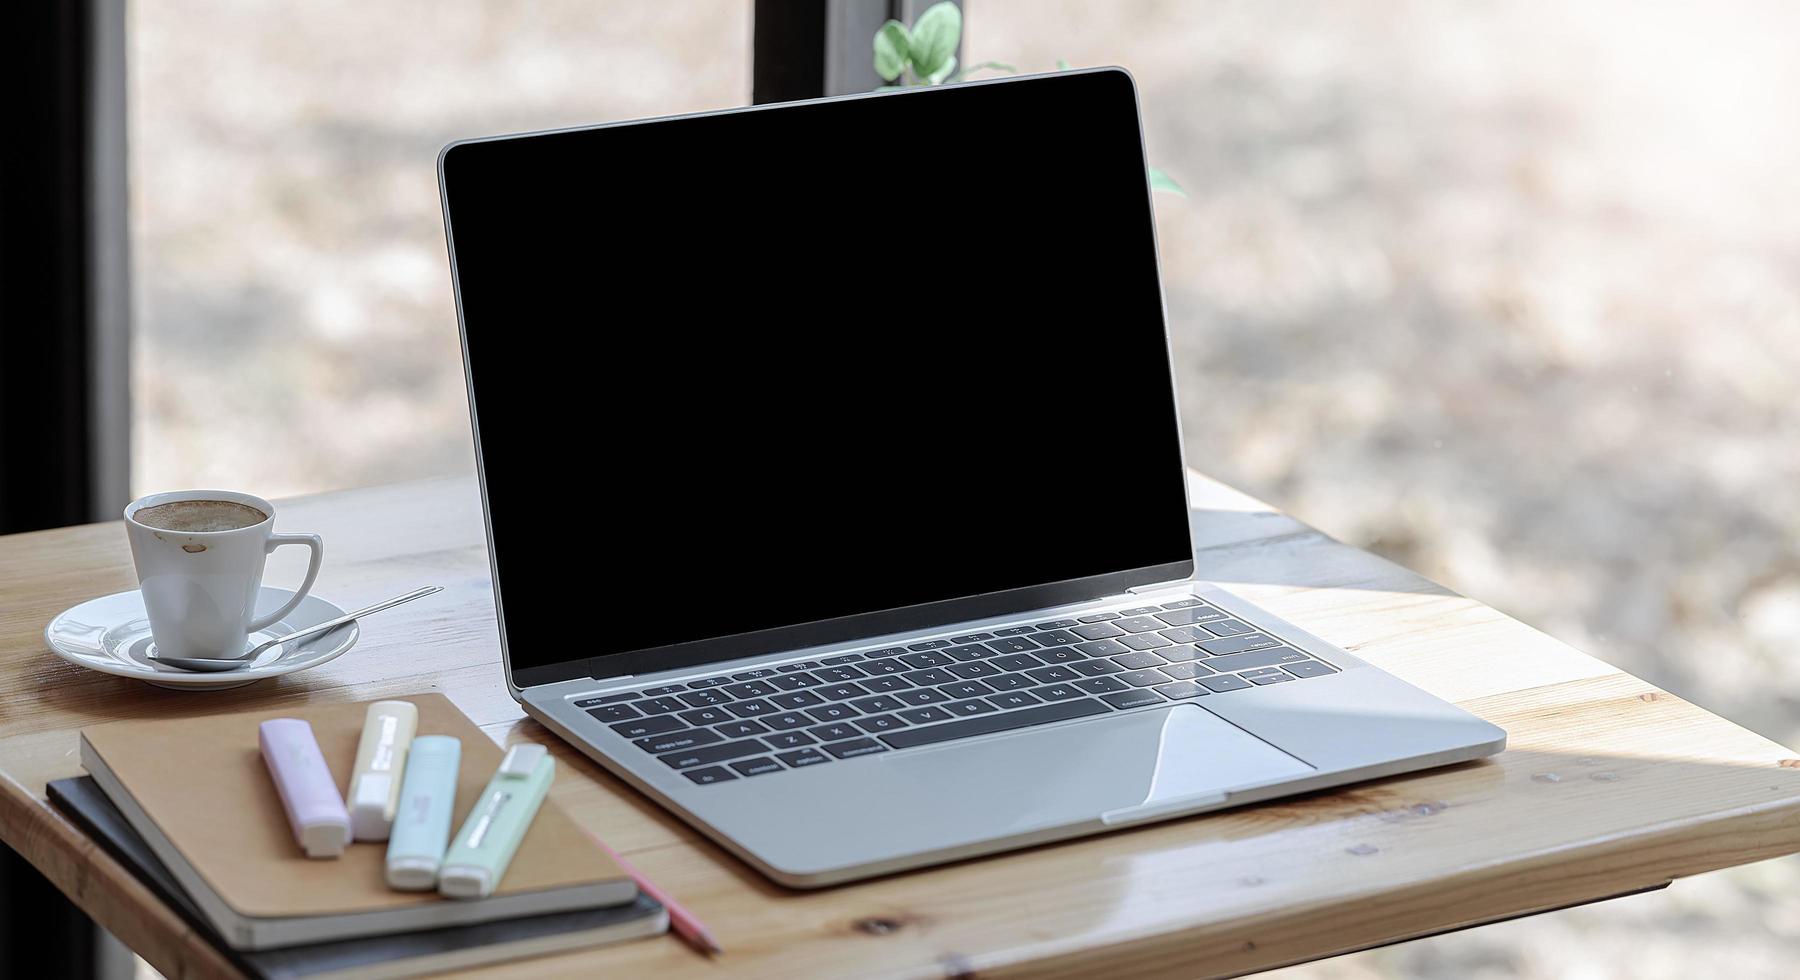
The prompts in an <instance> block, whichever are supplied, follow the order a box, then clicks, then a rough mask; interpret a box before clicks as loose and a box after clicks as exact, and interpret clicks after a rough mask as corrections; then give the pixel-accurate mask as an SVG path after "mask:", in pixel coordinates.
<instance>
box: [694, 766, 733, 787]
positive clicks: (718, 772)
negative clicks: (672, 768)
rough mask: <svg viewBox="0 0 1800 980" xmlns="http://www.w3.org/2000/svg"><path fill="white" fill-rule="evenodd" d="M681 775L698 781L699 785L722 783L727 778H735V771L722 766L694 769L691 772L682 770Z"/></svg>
mask: <svg viewBox="0 0 1800 980" xmlns="http://www.w3.org/2000/svg"><path fill="white" fill-rule="evenodd" d="M682 775H683V776H686V777H687V778H689V779H691V780H693V781H694V782H696V783H699V784H700V785H701V786H711V785H712V784H713V783H722V782H724V781H726V780H728V779H736V778H737V773H734V772H731V771H730V770H728V769H725V768H724V767H722V766H711V767H708V768H706V769H695V770H693V771H691V772H684V773H682Z"/></svg>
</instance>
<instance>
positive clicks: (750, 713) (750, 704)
mask: <svg viewBox="0 0 1800 980" xmlns="http://www.w3.org/2000/svg"><path fill="white" fill-rule="evenodd" d="M725 710H726V711H729V712H731V713H732V714H734V715H737V716H738V717H739V718H754V717H756V716H757V715H772V714H778V713H779V710H778V709H777V708H776V707H775V706H774V705H772V704H770V703H769V702H767V701H763V700H760V699H756V698H752V699H751V700H749V701H733V702H732V703H730V704H728V705H726V706H725Z"/></svg>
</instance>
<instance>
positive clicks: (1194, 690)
mask: <svg viewBox="0 0 1800 980" xmlns="http://www.w3.org/2000/svg"><path fill="white" fill-rule="evenodd" d="M1151 690H1153V691H1155V692H1156V693H1158V694H1160V695H1162V696H1163V697H1165V698H1168V699H1169V700H1171V701H1185V700H1187V699H1188V698H1197V697H1200V696H1201V695H1203V694H1205V693H1207V691H1206V688H1204V687H1201V686H1200V685H1198V684H1196V683H1194V682H1193V681H1176V682H1175V683H1173V684H1159V685H1157V686H1156V687H1153V688H1151Z"/></svg>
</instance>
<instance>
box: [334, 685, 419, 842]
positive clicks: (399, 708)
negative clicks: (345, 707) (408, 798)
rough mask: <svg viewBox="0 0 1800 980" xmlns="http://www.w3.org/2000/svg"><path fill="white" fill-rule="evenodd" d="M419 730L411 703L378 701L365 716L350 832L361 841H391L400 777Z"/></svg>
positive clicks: (416, 712) (353, 776)
mask: <svg viewBox="0 0 1800 980" xmlns="http://www.w3.org/2000/svg"><path fill="white" fill-rule="evenodd" d="M418 727H419V709H418V708H416V707H414V706H413V704H412V702H410V701H377V702H375V703H374V704H371V705H369V712H368V714H366V715H364V716H363V730H362V741H360V742H358V743H357V744H356V766H355V767H354V768H353V769H352V770H351V772H350V829H351V831H352V832H353V833H354V834H355V835H356V839H357V840H387V839H388V830H389V828H391V827H392V826H393V825H394V810H395V808H396V807H397V806H398V805H399V801H400V774H401V773H402V772H403V771H405V769H406V752H407V750H408V749H409V748H411V746H412V740H413V733H414V732H415V731H417V730H418Z"/></svg>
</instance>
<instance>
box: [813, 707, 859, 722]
mask: <svg viewBox="0 0 1800 980" xmlns="http://www.w3.org/2000/svg"><path fill="white" fill-rule="evenodd" d="M806 714H807V716H808V717H810V718H812V720H813V721H844V720H845V719H848V718H855V717H856V716H857V715H860V714H862V712H861V711H858V710H857V709H855V708H852V707H850V706H849V705H847V704H826V705H820V706H819V707H817V708H813V709H812V710H810V711H808V712H807V713H806ZM808 724H811V722H808Z"/></svg>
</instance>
